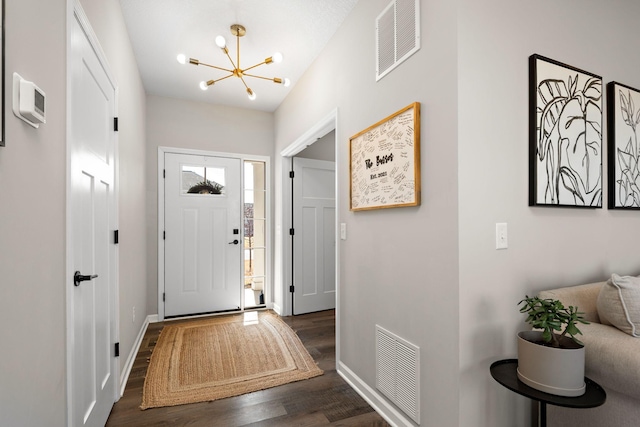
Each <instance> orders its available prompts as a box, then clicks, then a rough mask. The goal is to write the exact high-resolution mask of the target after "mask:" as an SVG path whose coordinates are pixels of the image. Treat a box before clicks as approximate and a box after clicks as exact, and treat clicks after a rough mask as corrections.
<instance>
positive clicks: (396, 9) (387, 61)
mask: <svg viewBox="0 0 640 427" xmlns="http://www.w3.org/2000/svg"><path fill="white" fill-rule="evenodd" d="M419 17H420V0H393V1H392V2H391V3H389V6H387V7H386V8H385V9H384V11H382V13H381V14H380V15H378V17H377V18H376V81H378V80H380V79H381V78H383V77H384V76H386V75H387V74H388V73H390V72H391V70H393V69H394V68H396V67H397V66H398V65H400V64H401V63H402V62H404V60H405V59H407V58H409V57H410V56H411V55H413V54H414V53H415V52H417V51H418V50H420V19H419Z"/></svg>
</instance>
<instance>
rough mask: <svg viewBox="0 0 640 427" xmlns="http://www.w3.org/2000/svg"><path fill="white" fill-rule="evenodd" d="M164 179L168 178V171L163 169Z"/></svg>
mask: <svg viewBox="0 0 640 427" xmlns="http://www.w3.org/2000/svg"><path fill="white" fill-rule="evenodd" d="M162 177H163V178H166V177H167V170H166V169H162Z"/></svg>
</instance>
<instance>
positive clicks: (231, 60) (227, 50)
mask: <svg viewBox="0 0 640 427" xmlns="http://www.w3.org/2000/svg"><path fill="white" fill-rule="evenodd" d="M223 51H224V53H225V54H226V55H227V58H229V62H231V65H232V66H233V69H234V70H235V69H237V68H238V67H236V64H235V63H234V62H233V59H231V55H229V49H226V48H225V49H223ZM231 72H233V70H231Z"/></svg>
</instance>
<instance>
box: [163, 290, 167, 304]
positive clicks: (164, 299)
mask: <svg viewBox="0 0 640 427" xmlns="http://www.w3.org/2000/svg"><path fill="white" fill-rule="evenodd" d="M166 300H167V294H166V293H164V292H163V293H162V302H165V301H166Z"/></svg>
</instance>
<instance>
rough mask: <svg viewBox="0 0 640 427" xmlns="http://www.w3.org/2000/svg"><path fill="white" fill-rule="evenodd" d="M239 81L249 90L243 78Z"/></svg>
mask: <svg viewBox="0 0 640 427" xmlns="http://www.w3.org/2000/svg"><path fill="white" fill-rule="evenodd" d="M240 80H241V81H242V84H243V85H244V87H245V88H247V89H249V86H248V85H247V82H245V81H244V77H242V76H241V77H240Z"/></svg>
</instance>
